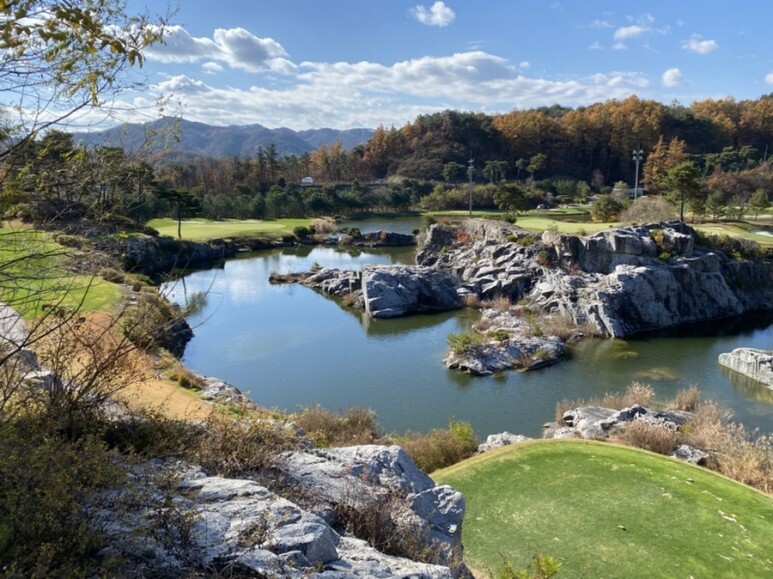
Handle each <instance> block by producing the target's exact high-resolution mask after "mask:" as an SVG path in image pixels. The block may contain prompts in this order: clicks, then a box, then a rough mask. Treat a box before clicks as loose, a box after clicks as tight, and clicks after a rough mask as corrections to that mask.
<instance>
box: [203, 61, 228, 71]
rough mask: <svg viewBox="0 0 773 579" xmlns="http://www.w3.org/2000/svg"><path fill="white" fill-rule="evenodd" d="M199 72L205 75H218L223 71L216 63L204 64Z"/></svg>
mask: <svg viewBox="0 0 773 579" xmlns="http://www.w3.org/2000/svg"><path fill="white" fill-rule="evenodd" d="M201 70H203V71H204V73H205V74H218V73H221V72H223V71H224V70H225V69H224V68H223V67H222V66H220V65H219V64H218V63H216V62H205V63H204V64H202V65H201Z"/></svg>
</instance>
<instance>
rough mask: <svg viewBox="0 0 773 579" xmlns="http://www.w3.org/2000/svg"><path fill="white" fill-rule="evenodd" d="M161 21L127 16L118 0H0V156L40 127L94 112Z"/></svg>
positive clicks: (128, 83) (120, 84)
mask: <svg viewBox="0 0 773 579" xmlns="http://www.w3.org/2000/svg"><path fill="white" fill-rule="evenodd" d="M163 34H164V22H163V20H159V21H158V22H151V20H150V18H149V17H148V16H147V15H139V16H129V15H127V13H126V10H125V2H123V0H82V1H79V2H72V1H69V0H13V1H9V2H3V3H1V4H0V55H1V56H0V92H2V94H3V95H4V105H5V107H6V109H5V110H4V113H5V119H4V120H5V126H4V130H3V131H0V133H1V134H2V138H3V140H4V143H3V144H4V147H3V148H2V151H1V152H0V160H5V159H7V158H8V157H9V156H11V155H12V154H13V153H14V151H16V150H18V149H19V148H20V147H24V146H26V145H27V144H28V143H29V141H30V140H31V139H32V138H33V137H34V136H35V135H36V134H38V133H40V132H41V131H44V130H46V129H50V128H54V127H62V126H66V124H67V122H68V121H70V120H72V119H73V118H74V117H76V116H78V115H81V114H85V113H87V112H94V111H99V110H101V109H102V108H103V107H106V106H108V105H109V103H110V101H111V100H112V99H113V98H115V97H117V95H118V94H119V93H120V92H121V91H123V90H125V89H128V88H131V87H133V86H135V83H133V82H132V80H131V78H130V77H129V75H128V74H127V73H128V71H129V69H130V68H131V67H139V66H142V64H143V62H144V55H143V50H144V49H146V48H147V47H149V46H150V45H152V44H154V43H157V42H160V41H161V40H162V38H163Z"/></svg>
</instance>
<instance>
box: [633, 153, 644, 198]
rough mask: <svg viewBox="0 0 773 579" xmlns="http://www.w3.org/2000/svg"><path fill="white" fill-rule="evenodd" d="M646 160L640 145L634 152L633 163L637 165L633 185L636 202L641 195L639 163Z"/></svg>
mask: <svg viewBox="0 0 773 579" xmlns="http://www.w3.org/2000/svg"><path fill="white" fill-rule="evenodd" d="M643 158H644V151H643V150H642V149H641V147H639V145H637V146H636V150H635V151H634V152H633V161H634V163H636V177H635V178H634V184H633V200H634V201H636V197H637V196H638V194H639V163H641V161H642V159H643Z"/></svg>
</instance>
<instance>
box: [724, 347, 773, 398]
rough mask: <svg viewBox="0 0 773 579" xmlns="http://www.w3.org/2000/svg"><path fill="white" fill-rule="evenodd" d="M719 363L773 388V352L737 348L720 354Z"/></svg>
mask: <svg viewBox="0 0 773 579" xmlns="http://www.w3.org/2000/svg"><path fill="white" fill-rule="evenodd" d="M719 363H720V364H721V365H722V366H725V367H727V368H730V369H731V370H734V371H736V372H738V373H740V374H743V375H744V376H748V377H749V378H752V379H753V380H756V381H757V382H762V383H763V384H765V385H767V386H768V387H770V388H773V350H756V349H754V348H736V349H735V350H733V351H732V352H729V353H727V352H725V353H722V354H720V355H719Z"/></svg>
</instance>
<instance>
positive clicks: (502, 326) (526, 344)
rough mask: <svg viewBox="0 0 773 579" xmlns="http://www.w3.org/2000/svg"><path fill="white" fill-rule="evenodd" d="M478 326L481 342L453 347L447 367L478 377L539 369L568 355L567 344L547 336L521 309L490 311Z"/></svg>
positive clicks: (485, 313)
mask: <svg viewBox="0 0 773 579" xmlns="http://www.w3.org/2000/svg"><path fill="white" fill-rule="evenodd" d="M476 327H478V328H481V330H480V343H475V342H473V343H471V344H470V345H469V346H468V347H464V348H459V347H457V348H453V347H452V349H451V351H449V352H448V354H446V357H445V358H444V359H443V362H444V363H445V365H446V367H447V368H451V369H454V370H461V371H463V372H467V373H469V374H472V375H474V376H488V375H490V374H496V373H497V372H504V371H507V370H513V369H519V370H537V369H539V368H543V367H545V366H550V365H551V364H555V363H556V362H558V361H560V360H561V359H563V358H564V356H566V345H565V344H564V342H563V341H562V340H561V339H560V338H558V337H557V336H545V335H543V334H542V330H541V327H540V326H539V325H538V324H537V323H536V322H532V321H530V320H528V319H525V318H524V314H523V312H522V311H521V309H520V308H518V307H516V308H514V309H510V310H507V311H500V310H497V309H494V308H488V309H485V310H483V312H482V313H481V317H480V320H479V321H478V322H477V324H476Z"/></svg>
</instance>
